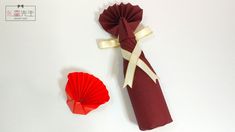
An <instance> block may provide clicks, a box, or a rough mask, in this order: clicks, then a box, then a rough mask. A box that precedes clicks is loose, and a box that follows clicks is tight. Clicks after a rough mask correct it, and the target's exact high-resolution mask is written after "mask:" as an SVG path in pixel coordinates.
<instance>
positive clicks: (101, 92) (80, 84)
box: [65, 72, 109, 115]
mask: <svg viewBox="0 0 235 132" xmlns="http://www.w3.org/2000/svg"><path fill="white" fill-rule="evenodd" d="M65 91H66V94H67V104H68V106H69V108H70V110H71V111H72V112H73V113H74V114H83V115H86V114H87V113H89V112H90V111H92V110H94V109H96V108H97V107H99V106H100V105H101V104H104V103H106V102H108V101H109V94H108V91H107V89H106V87H105V85H104V84H103V82H102V81H101V80H99V79H98V78H97V77H95V76H93V75H90V74H88V73H83V72H73V73H69V75H68V82H67V85H66V88H65Z"/></svg>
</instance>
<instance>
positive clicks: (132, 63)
mask: <svg viewBox="0 0 235 132" xmlns="http://www.w3.org/2000/svg"><path fill="white" fill-rule="evenodd" d="M150 34H152V31H151V29H150V28H148V27H145V28H143V29H142V30H140V31H138V32H136V33H135V38H136V41H137V44H136V46H135V48H134V50H133V51H132V53H131V52H129V51H127V50H125V49H121V53H122V57H123V58H124V59H126V60H128V61H129V63H128V66H127V71H126V75H125V81H124V86H123V87H126V86H127V85H129V86H130V88H132V85H133V80H134V74H135V69H136V65H137V66H138V67H139V68H141V69H142V70H143V71H144V72H145V73H146V74H147V75H148V76H149V77H150V78H151V79H152V80H153V81H154V82H155V83H156V79H159V77H158V76H157V75H156V74H155V73H154V72H153V71H152V70H151V69H150V68H149V67H148V65H146V64H145V62H144V61H142V60H141V59H140V58H139V57H140V54H141V51H142V50H141V49H140V47H139V44H138V41H139V40H140V39H142V38H144V37H146V36H148V35H150ZM118 46H120V43H119V41H118V39H116V38H111V39H106V40H100V41H99V42H98V47H99V48H101V49H106V48H113V47H118Z"/></svg>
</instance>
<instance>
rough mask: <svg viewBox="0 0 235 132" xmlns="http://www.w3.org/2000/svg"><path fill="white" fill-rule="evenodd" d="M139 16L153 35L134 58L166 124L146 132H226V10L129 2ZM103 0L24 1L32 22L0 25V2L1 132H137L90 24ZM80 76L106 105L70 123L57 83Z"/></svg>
mask: <svg viewBox="0 0 235 132" xmlns="http://www.w3.org/2000/svg"><path fill="white" fill-rule="evenodd" d="M130 2H132V3H133V4H139V5H140V7H141V8H143V9H144V17H143V21H142V24H144V25H146V26H150V27H151V28H152V30H153V31H154V33H155V35H153V36H152V37H149V38H147V39H145V40H144V41H142V42H143V45H142V47H143V50H144V51H145V54H146V56H147V58H148V60H149V61H150V63H151V64H152V66H153V67H154V69H155V70H156V72H157V73H158V75H159V76H160V78H161V80H160V81H161V86H162V89H163V91H164V95H165V98H166V99H167V102H168V105H169V109H170V112H171V114H172V117H173V120H174V122H173V123H171V124H169V125H167V126H164V127H161V128H157V129H154V130H152V131H153V132H198V131H200V132H222V131H223V132H232V131H235V127H234V122H235V114H234V111H235V103H234V101H235V90H234V88H235V45H234V44H235V2H234V1H233V0H177V1H176V0H174V1H173V0H172V1H170V0H157V1H134V0H132V1H130ZM113 3H114V2H110V0H106V1H105V0H99V1H85V0H83V1H82V0H69V1H68V0H60V1H58V0H50V1H48V0H38V1H31V0H24V1H23V2H22V3H19V4H35V5H36V6H37V21H36V22H5V21H4V6H5V5H7V4H18V3H17V2H15V1H13V0H10V1H8V0H3V1H1V3H0V131H1V132H52V131H55V132H111V131H112V132H114V131H115V132H121V131H123V132H137V131H139V129H138V126H137V125H136V123H135V122H136V121H135V118H134V115H133V111H132V107H131V106H130V102H129V98H128V95H127V92H126V89H121V85H122V82H123V77H122V76H123V75H122V61H121V60H122V59H121V56H120V52H119V49H108V50H100V49H98V48H97V46H96V39H99V38H109V35H108V33H106V32H105V31H103V29H102V28H101V27H100V26H99V24H98V22H97V18H98V14H100V12H101V11H102V10H103V9H104V8H105V7H107V6H108V5H112V4H113ZM75 70H77V71H87V72H90V73H93V74H94V75H96V76H97V77H99V78H101V79H102V80H103V81H104V83H105V84H106V85H107V87H108V90H109V92H110V96H111V100H110V101H109V102H108V103H107V104H105V105H103V106H101V107H100V108H99V109H97V110H95V111H93V112H91V113H90V114H88V115H87V116H81V115H73V114H72V113H71V112H70V110H69V109H68V107H67V105H66V103H65V98H64V86H65V83H66V75H67V73H68V72H70V71H75Z"/></svg>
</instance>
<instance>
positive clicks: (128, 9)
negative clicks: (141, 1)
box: [99, 3, 143, 37]
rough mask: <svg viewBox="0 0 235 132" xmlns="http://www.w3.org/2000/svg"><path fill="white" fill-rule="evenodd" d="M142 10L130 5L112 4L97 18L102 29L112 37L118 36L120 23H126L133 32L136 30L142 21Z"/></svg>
mask: <svg viewBox="0 0 235 132" xmlns="http://www.w3.org/2000/svg"><path fill="white" fill-rule="evenodd" d="M142 14H143V10H142V9H141V8H140V7H139V6H138V5H136V6H133V5H131V4H130V3H128V4H123V3H121V4H120V5H117V4H114V5H113V6H109V7H108V8H107V9H106V10H104V12H103V13H102V14H101V15H100V17H99V22H100V24H101V25H102V27H103V28H104V29H105V30H106V31H107V32H109V33H111V34H112V35H114V36H116V37H117V36H118V35H120V31H119V30H120V29H122V28H120V26H123V25H122V24H121V23H126V24H125V25H128V26H129V28H131V29H132V30H133V31H134V30H135V29H136V28H137V26H138V25H139V23H140V21H141V20H142Z"/></svg>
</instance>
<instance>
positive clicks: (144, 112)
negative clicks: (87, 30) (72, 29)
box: [99, 3, 172, 130]
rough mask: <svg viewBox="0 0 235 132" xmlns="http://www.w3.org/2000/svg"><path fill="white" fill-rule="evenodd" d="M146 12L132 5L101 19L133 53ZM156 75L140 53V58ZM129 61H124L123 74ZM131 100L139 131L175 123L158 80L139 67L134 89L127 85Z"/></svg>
mask: <svg viewBox="0 0 235 132" xmlns="http://www.w3.org/2000/svg"><path fill="white" fill-rule="evenodd" d="M142 14H143V10H142V9H141V8H140V7H139V6H133V5H131V4H129V3H128V4H123V3H121V4H120V5H117V4H114V5H113V6H109V7H108V8H107V9H106V10H104V11H103V13H102V14H101V15H100V17H99V22H100V24H101V25H102V27H103V28H104V30H106V31H107V32H109V33H110V34H112V35H113V36H115V37H118V38H119V42H120V46H121V48H122V49H125V50H127V51H129V52H132V51H133V49H134V47H135V45H136V43H137V41H136V39H135V35H134V31H135V29H136V28H137V26H138V25H139V23H140V21H141V20H142ZM139 58H140V59H141V60H142V61H144V62H145V63H146V64H147V65H148V67H149V68H150V69H151V70H152V71H153V72H154V70H153V68H152V67H151V65H150V63H149V62H148V61H147V59H146V58H145V56H144V53H143V52H141V55H140V57H139ZM128 62H129V61H128V60H125V59H123V66H124V75H125V73H126V70H127V66H128ZM127 90H128V93H129V96H130V100H131V103H132V106H133V109H134V112H135V116H136V119H137V122H138V125H139V128H140V130H149V129H153V128H156V127H159V126H163V125H165V124H168V123H170V122H172V118H171V116H170V113H169V110H168V108H167V104H166V101H165V99H164V96H163V93H162V90H161V88H160V85H159V82H158V80H156V83H155V82H154V81H153V80H152V79H151V78H150V77H149V76H148V75H147V74H146V73H145V72H144V71H143V70H142V69H140V68H139V67H138V66H137V67H136V70H135V74H134V81H133V85H132V88H130V87H129V86H127Z"/></svg>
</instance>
